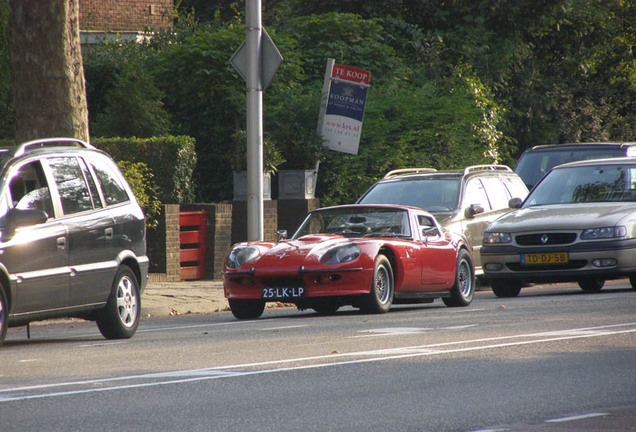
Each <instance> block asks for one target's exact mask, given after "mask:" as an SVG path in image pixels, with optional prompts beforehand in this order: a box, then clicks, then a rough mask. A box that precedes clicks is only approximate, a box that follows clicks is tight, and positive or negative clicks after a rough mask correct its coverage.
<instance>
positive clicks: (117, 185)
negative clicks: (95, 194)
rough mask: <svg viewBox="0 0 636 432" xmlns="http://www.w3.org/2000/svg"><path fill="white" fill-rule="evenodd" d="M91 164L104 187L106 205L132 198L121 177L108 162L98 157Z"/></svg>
mask: <svg viewBox="0 0 636 432" xmlns="http://www.w3.org/2000/svg"><path fill="white" fill-rule="evenodd" d="M91 164H92V166H93V169H94V170H95V174H96V175H97V180H98V181H99V184H100V186H101V187H102V192H103V193H104V199H105V200H106V205H114V204H119V203H123V202H126V201H129V200H130V198H129V197H128V194H127V193H126V189H124V186H123V185H122V184H121V182H120V180H119V177H118V176H117V175H116V174H115V172H114V171H113V170H112V168H111V167H110V166H109V165H108V164H106V163H104V162H103V161H102V160H100V159H97V158H96V159H94V160H91Z"/></svg>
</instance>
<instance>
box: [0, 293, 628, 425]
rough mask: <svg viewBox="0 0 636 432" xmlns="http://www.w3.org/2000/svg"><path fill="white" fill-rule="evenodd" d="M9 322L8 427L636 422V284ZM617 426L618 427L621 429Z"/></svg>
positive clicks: (0, 394) (4, 399)
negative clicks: (593, 290) (116, 326)
mask: <svg viewBox="0 0 636 432" xmlns="http://www.w3.org/2000/svg"><path fill="white" fill-rule="evenodd" d="M32 336H33V337H32V339H30V340H26V339H25V338H24V330H21V329H11V330H10V334H9V336H8V338H7V342H6V344H5V346H4V347H2V348H1V349H0V430H1V431H3V432H7V431H92V432H97V431H112V430H131V431H175V430H186V431H259V432H260V431H301V430H302V431H385V430H390V431H409V432H410V431H435V432H439V431H466V432H469V431H508V430H509V431H530V430H532V431H542V432H547V431H565V430H576V431H587V430H589V431H592V430H594V431H597V430H598V431H601V430H603V431H608V430H614V431H621V432H623V431H625V432H627V431H633V430H635V428H634V427H635V426H636V374H634V371H635V370H636V291H634V290H633V289H631V288H628V285H627V283H626V282H624V281H623V282H619V283H613V284H608V286H607V287H606V288H604V290H603V291H602V292H601V293H599V294H593V295H590V294H583V293H582V291H581V290H580V289H578V287H576V286H573V285H566V286H564V285H559V286H550V287H539V288H529V289H524V290H523V291H522V294H521V296H520V297H518V298H514V299H498V298H496V297H495V296H494V295H492V293H490V292H489V291H482V292H478V293H477V295H476V298H475V300H474V302H473V304H472V305H471V306H469V307H467V308H447V307H445V306H443V303H441V302H439V303H438V302H437V301H436V302H435V303H433V304H430V305H417V306H408V305H405V306H396V307H394V308H393V309H392V311H391V312H390V313H388V314H385V315H362V314H360V313H358V312H357V311H356V310H354V309H350V308H346V309H342V310H341V311H340V312H339V313H337V314H336V315H335V316H330V317H322V316H318V315H316V314H314V313H312V312H309V311H305V312H298V311H296V310H295V309H293V308H281V309H268V310H266V312H265V314H264V315H263V318H261V319H260V320H256V321H237V320H235V319H234V318H233V317H232V315H231V314H230V313H229V312H220V313H215V314H209V315H182V316H174V317H165V318H148V319H144V320H143V321H142V322H141V325H140V328H139V330H138V333H137V335H136V336H135V337H134V338H133V339H131V340H126V341H107V340H104V339H102V338H101V336H100V335H99V333H98V332H97V330H96V328H95V326H94V324H93V323H85V322H83V321H74V322H60V323H48V324H46V325H39V326H37V327H36V326H33V327H32ZM612 428H613V429H612Z"/></svg>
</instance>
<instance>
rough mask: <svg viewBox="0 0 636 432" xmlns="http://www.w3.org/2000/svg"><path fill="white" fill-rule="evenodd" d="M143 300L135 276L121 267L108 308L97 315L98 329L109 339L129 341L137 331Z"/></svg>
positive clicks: (116, 275)
mask: <svg viewBox="0 0 636 432" xmlns="http://www.w3.org/2000/svg"><path fill="white" fill-rule="evenodd" d="M140 315H141V298H140V296H139V285H138V283H137V278H136V277H135V274H134V273H133V271H132V270H131V269H130V267H128V266H125V265H123V266H121V267H120V268H119V269H118V270H117V273H116V274H115V279H114V280H113V287H112V290H111V293H110V297H109V298H108V302H107V303H106V307H105V308H104V309H102V310H101V311H100V312H99V313H98V314H97V319H96V321H97V327H98V328H99V331H100V332H101V334H102V335H104V337H105V338H107V339H128V338H130V337H132V336H133V335H134V334H135V332H136V331H137V326H138V325H139V317H140Z"/></svg>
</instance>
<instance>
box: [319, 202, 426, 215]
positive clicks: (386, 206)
mask: <svg viewBox="0 0 636 432" xmlns="http://www.w3.org/2000/svg"><path fill="white" fill-rule="evenodd" d="M363 207H366V208H371V207H373V208H383V209H396V210H411V211H416V212H420V213H427V214H428V212H427V211H426V210H424V209H422V208H420V207H413V206H406V205H401V204H342V205H336V206H331V207H322V208H319V209H316V210H312V211H311V212H310V213H313V212H319V211H323V210H336V209H346V208H350V209H355V208H363Z"/></svg>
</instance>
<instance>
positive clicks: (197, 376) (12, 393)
mask: <svg viewBox="0 0 636 432" xmlns="http://www.w3.org/2000/svg"><path fill="white" fill-rule="evenodd" d="M619 327H628V328H627V329H624V330H619V329H618V328H619ZM629 327H636V323H625V324H614V325H607V326H598V327H588V328H581V329H570V330H568V331H567V334H565V333H564V331H559V332H544V333H530V334H525V335H516V336H503V337H500V338H488V339H474V340H466V341H460V342H447V343H439V344H430V345H423V346H419V347H402V348H392V349H388V350H375V351H360V352H351V353H340V354H330V355H322V356H314V357H305V358H295V359H283V360H273V361H267V362H258V363H247V364H239V365H232V366H219V367H211V368H204V369H196V370H190V371H174V372H162V373H152V374H142V375H132V376H122V377H117V378H105V379H95V380H85V381H75V382H73V381H71V382H62V383H51V384H41V385H35V386H29V387H16V388H9V389H2V390H0V403H3V402H10V401H19V400H27V399H43V398H49V397H58V396H69V395H79V394H86V393H93V392H104V391H114V390H124V389H133V388H143V387H153V386H159V385H169V384H181V383H187V382H195V381H206V380H212V379H219V378H232V377H241V376H248V375H260V374H269V373H280V372H286V371H293V370H307V369H317V368H326V367H334V366H346V365H353V364H361V363H369V362H379V361H387V360H399V359H405V358H413V357H425V356H433V355H441V354H453V353H462V352H469V351H478V350H490V349H497V348H504V347H512V346H522V345H530V344H538V343H549V342H555V341H561V340H570V339H584V338H591V337H600V336H611V335H618V334H627V333H634V332H636V328H629ZM612 328H613V329H615V330H610V329H612ZM590 330H596V331H592V332H591V331H590ZM536 337H540V338H539V339H531V340H521V341H515V342H503V343H494V344H488V345H479V346H469V347H459V348H446V349H434V348H441V347H443V346H452V345H457V344H463V345H469V344H474V343H478V342H484V341H502V340H507V339H510V338H536ZM353 356H357V357H365V356H370V357H368V358H357V359H352V360H343V361H330V362H326V363H317V364H308V365H300V366H290V367H279V368H274V369H258V370H252V371H236V369H244V368H252V367H264V366H270V365H274V364H281V365H282V364H285V363H299V362H308V361H318V360H324V359H329V360H333V359H335V358H342V357H353ZM228 369H233V370H234V371H229V370H228ZM223 371H227V372H223ZM178 377H181V378H178ZM157 378H159V379H161V378H174V379H168V380H165V381H151V382H143V383H138V384H128V385H121V386H118V385H114V386H110V387H102V388H93V387H91V388H88V389H80V390H68V391H53V392H44V393H35V394H16V393H20V392H24V391H33V390H45V389H52V388H63V387H72V386H80V385H86V384H95V383H107V382H117V381H127V382H130V381H131V380H136V379H137V380H143V379H153V380H155V379H157ZM2 394H7V396H2Z"/></svg>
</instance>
